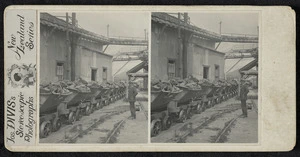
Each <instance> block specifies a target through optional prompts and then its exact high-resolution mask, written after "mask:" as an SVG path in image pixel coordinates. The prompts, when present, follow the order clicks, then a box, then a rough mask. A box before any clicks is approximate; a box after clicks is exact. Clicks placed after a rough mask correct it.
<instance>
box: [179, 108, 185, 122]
mask: <svg viewBox="0 0 300 157" xmlns="http://www.w3.org/2000/svg"><path fill="white" fill-rule="evenodd" d="M186 119H187V114H186V111H185V110H184V109H182V110H181V111H180V112H179V116H178V120H179V122H182V123H184V122H185V121H186Z"/></svg>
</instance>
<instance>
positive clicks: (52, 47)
mask: <svg viewBox="0 0 300 157" xmlns="http://www.w3.org/2000/svg"><path fill="white" fill-rule="evenodd" d="M50 30H51V27H43V26H41V27H40V32H41V33H40V34H41V35H40V42H41V43H40V82H41V83H43V82H50V81H56V80H58V78H57V76H56V62H63V63H64V65H66V64H67V58H66V55H67V54H66V53H67V46H66V33H65V32H62V31H59V30H55V31H53V33H52V34H51V35H50V36H49V32H50ZM66 71H67V69H66V66H64V78H67V73H66Z"/></svg>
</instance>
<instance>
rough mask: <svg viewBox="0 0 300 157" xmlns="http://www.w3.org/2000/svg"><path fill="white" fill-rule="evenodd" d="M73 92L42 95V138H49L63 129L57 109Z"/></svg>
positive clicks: (44, 93) (45, 93) (43, 93)
mask: <svg viewBox="0 0 300 157" xmlns="http://www.w3.org/2000/svg"><path fill="white" fill-rule="evenodd" d="M71 94H72V92H68V93H64V94H60V93H54V92H41V93H40V132H39V134H40V137H41V138H44V137H47V136H48V135H49V134H50V133H51V132H54V131H57V130H58V129H59V128H60V127H61V124H62V122H61V119H60V116H59V115H58V112H57V108H58V106H59V105H60V104H61V103H62V102H63V101H64V100H65V98H66V97H67V96H69V95H71Z"/></svg>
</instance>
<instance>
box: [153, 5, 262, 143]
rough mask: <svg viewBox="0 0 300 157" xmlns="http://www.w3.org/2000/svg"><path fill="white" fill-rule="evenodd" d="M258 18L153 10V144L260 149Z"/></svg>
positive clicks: (254, 14)
mask: <svg viewBox="0 0 300 157" xmlns="http://www.w3.org/2000/svg"><path fill="white" fill-rule="evenodd" d="M259 16H260V14H259V12H253V11H252V12H241V11H235V12H153V13H152V15H151V143H258V142H259V139H258V134H259V133H258V128H259V127H258V108H259V107H258V88H259V87H258V56H259V55H258V50H259V48H258V46H259Z"/></svg>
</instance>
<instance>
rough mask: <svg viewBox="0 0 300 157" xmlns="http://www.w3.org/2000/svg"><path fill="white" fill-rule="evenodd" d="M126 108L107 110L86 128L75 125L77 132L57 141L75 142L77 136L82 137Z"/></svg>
mask: <svg viewBox="0 0 300 157" xmlns="http://www.w3.org/2000/svg"><path fill="white" fill-rule="evenodd" d="M126 111H128V110H122V111H111V112H108V114H105V115H103V116H100V118H99V119H98V120H96V121H94V122H93V123H92V124H91V125H89V126H88V127H87V128H86V129H84V130H82V127H81V125H80V124H78V125H76V126H75V127H76V131H77V133H76V134H75V135H73V136H71V137H67V138H64V139H62V140H60V141H58V143H76V140H77V139H78V138H79V137H83V136H84V135H86V134H87V133H88V132H90V131H91V130H92V129H94V128H95V127H97V126H99V125H100V124H102V123H104V121H105V120H106V119H108V118H110V117H112V116H114V115H118V114H121V113H123V112H126Z"/></svg>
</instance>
